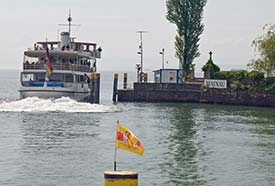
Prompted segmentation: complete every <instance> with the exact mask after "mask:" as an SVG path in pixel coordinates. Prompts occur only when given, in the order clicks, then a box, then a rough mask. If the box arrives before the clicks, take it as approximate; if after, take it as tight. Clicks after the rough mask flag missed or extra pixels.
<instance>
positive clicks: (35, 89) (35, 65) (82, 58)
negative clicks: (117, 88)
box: [19, 17, 102, 101]
mask: <svg viewBox="0 0 275 186" xmlns="http://www.w3.org/2000/svg"><path fill="white" fill-rule="evenodd" d="M71 20H72V19H71V17H69V18H68V21H69V32H62V33H61V40H60V41H43V42H36V43H35V44H34V46H33V48H31V49H28V50H27V51H25V52H24V60H23V71H22V72H21V76H20V82H21V87H20V90H19V92H20V98H21V99H23V98H26V97H40V98H60V97H63V96H64V97H70V98H73V99H75V100H77V101H88V100H89V97H90V84H89V80H90V77H91V73H94V72H96V63H97V58H101V51H102V50H101V48H100V47H99V48H97V45H96V43H90V42H76V41H75V39H74V38H72V37H71V36H70V26H71V24H70V22H71ZM47 50H48V56H47ZM47 57H48V58H49V61H50V64H51V66H52V69H53V71H52V73H50V74H49V73H48V72H47V69H48V65H47V63H46V60H47Z"/></svg>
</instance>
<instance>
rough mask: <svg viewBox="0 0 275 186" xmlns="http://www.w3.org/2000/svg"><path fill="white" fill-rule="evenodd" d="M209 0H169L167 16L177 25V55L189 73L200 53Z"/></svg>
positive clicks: (183, 67)
mask: <svg viewBox="0 0 275 186" xmlns="http://www.w3.org/2000/svg"><path fill="white" fill-rule="evenodd" d="M206 2H207V0H167V1H166V6H167V15H166V18H167V19H168V20H169V21H170V22H171V23H173V24H176V26H177V35H176V41H175V47H176V57H177V58H178V59H179V61H180V63H181V67H182V69H183V70H184V71H185V72H186V73H188V72H189V69H190V67H191V64H192V62H193V61H194V59H195V58H196V57H198V56H199V55H200V53H199V41H200V35H201V34H202V32H203V29H204V25H203V24H202V17H203V8H204V6H205V5H206Z"/></svg>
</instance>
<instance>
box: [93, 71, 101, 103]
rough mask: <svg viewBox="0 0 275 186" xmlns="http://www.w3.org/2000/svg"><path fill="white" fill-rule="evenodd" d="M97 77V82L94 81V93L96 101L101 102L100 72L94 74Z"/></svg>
mask: <svg viewBox="0 0 275 186" xmlns="http://www.w3.org/2000/svg"><path fill="white" fill-rule="evenodd" d="M94 76H95V77H94V78H95V79H94V81H95V83H94V85H95V88H94V92H95V94H94V103H99V99H100V74H99V73H96V74H95V75H94Z"/></svg>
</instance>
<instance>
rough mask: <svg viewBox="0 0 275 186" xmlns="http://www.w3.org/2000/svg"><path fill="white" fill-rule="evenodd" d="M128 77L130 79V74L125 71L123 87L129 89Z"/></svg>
mask: <svg viewBox="0 0 275 186" xmlns="http://www.w3.org/2000/svg"><path fill="white" fill-rule="evenodd" d="M127 79H128V74H127V73H124V76H123V89H127Z"/></svg>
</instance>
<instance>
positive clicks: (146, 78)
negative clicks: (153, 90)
mask: <svg viewBox="0 0 275 186" xmlns="http://www.w3.org/2000/svg"><path fill="white" fill-rule="evenodd" d="M147 81H148V73H144V83H147Z"/></svg>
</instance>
